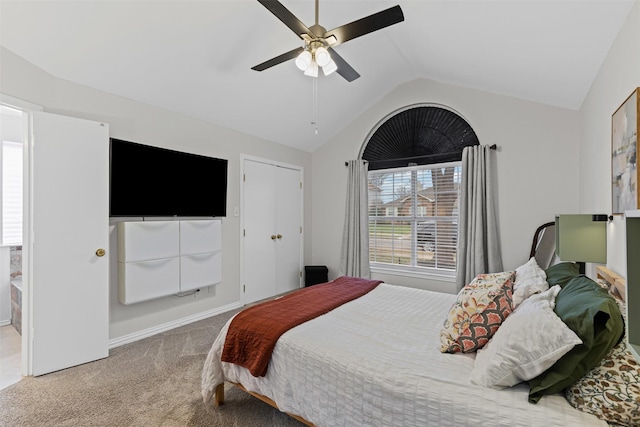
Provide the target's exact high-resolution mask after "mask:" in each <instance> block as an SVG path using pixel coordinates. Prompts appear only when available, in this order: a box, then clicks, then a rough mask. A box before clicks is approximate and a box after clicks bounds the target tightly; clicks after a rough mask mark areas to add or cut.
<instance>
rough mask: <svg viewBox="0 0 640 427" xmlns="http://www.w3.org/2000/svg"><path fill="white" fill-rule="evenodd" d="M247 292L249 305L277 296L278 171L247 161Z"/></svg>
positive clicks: (245, 243)
mask: <svg viewBox="0 0 640 427" xmlns="http://www.w3.org/2000/svg"><path fill="white" fill-rule="evenodd" d="M242 184H243V188H244V191H243V199H244V200H243V219H244V227H243V235H244V236H243V248H244V251H243V255H244V257H243V261H244V262H243V265H244V271H243V273H244V274H243V279H244V280H243V289H242V290H243V291H244V298H243V302H244V303H245V304H248V303H251V302H254V301H258V300H261V299H264V298H268V297H270V296H273V295H275V293H276V289H275V277H276V276H275V274H276V260H277V258H276V240H277V237H276V230H275V228H276V224H275V210H276V168H275V167H273V166H272V165H269V164H266V163H261V162H254V161H252V160H245V161H244V177H243V183H242Z"/></svg>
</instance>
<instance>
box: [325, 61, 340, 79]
mask: <svg viewBox="0 0 640 427" xmlns="http://www.w3.org/2000/svg"><path fill="white" fill-rule="evenodd" d="M337 69H338V66H337V65H336V63H335V61H334V60H333V59H332V60H330V61H329V63H328V64H327V65H325V66H324V67H322V72H323V73H324V75H325V76H328V75H329V74H331V73H333V72H334V71H336V70H337Z"/></svg>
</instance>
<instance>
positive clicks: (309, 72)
mask: <svg viewBox="0 0 640 427" xmlns="http://www.w3.org/2000/svg"><path fill="white" fill-rule="evenodd" d="M304 75H305V76H309V77H318V63H317V62H315V61H313V62H312V63H311V64H310V65H309V67H308V68H307V69H306V70H305V72H304Z"/></svg>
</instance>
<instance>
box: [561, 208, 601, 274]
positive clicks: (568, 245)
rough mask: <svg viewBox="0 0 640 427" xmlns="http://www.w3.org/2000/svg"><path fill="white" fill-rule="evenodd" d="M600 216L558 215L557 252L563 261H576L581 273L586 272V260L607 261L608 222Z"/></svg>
mask: <svg viewBox="0 0 640 427" xmlns="http://www.w3.org/2000/svg"><path fill="white" fill-rule="evenodd" d="M599 217H600V215H591V214H571V215H556V253H557V254H558V257H559V258H560V259H561V260H562V261H574V262H576V263H577V264H578V266H579V268H580V273H581V274H584V273H585V263H586V262H595V263H601V264H602V263H606V262H607V223H606V221H600V220H598V218H599ZM605 217H606V216H605ZM594 218H595V220H594Z"/></svg>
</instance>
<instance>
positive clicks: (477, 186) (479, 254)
mask: <svg viewBox="0 0 640 427" xmlns="http://www.w3.org/2000/svg"><path fill="white" fill-rule="evenodd" d="M491 156H492V153H491V149H490V148H489V146H488V145H474V146H471V147H465V149H464V150H463V151H462V182H461V183H460V224H459V226H458V234H459V236H458V242H459V244H458V272H457V277H456V282H457V285H458V289H461V288H462V287H464V286H465V285H466V284H468V283H469V282H471V281H472V280H473V278H474V277H476V275H477V274H480V273H496V272H500V271H502V258H501V256H500V245H499V241H498V227H497V225H496V211H495V207H494V202H493V189H492V181H491Z"/></svg>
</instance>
